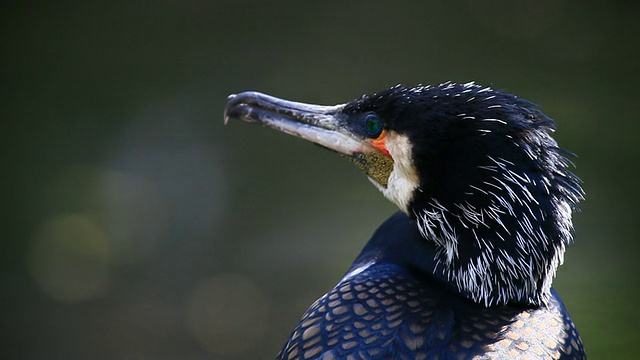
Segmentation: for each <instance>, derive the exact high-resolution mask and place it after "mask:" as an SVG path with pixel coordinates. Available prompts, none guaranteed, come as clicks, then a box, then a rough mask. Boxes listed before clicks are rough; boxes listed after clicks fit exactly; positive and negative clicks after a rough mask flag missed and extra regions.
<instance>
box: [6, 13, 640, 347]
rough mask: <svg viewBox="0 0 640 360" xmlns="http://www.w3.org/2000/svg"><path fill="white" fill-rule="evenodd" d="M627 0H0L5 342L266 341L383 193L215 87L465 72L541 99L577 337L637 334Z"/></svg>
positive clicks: (366, 229) (639, 40)
mask: <svg viewBox="0 0 640 360" xmlns="http://www.w3.org/2000/svg"><path fill="white" fill-rule="evenodd" d="M639 13H640V12H639V11H638V3H630V2H627V3H626V4H622V2H603V3H600V4H597V3H592V2H580V1H528V2H522V3H519V4H518V5H516V4H515V3H514V2H507V1H502V2H482V3H481V2H474V1H460V2H444V1H433V2H427V1H417V0H416V1H405V2H391V1H356V2H349V3H346V2H343V1H316V2H300V1H281V2H277V3H276V2H266V1H264V2H263V1H226V2H219V1H218V2H216V1H211V2H209V1H197V0H186V1H156V2H146V1H145V2H141V1H128V2H111V3H109V4H108V5H105V4H102V3H94V2H79V3H76V4H71V3H68V2H67V3H66V4H65V5H62V4H61V3H50V4H43V3H41V2H14V3H12V4H9V3H7V2H3V4H2V5H0V29H1V30H0V38H1V41H0V44H1V45H0V46H1V51H2V52H1V56H0V74H1V75H0V76H1V77H0V81H1V82H0V84H1V88H0V89H1V93H0V115H1V116H2V120H3V127H2V131H0V133H1V134H2V135H1V136H2V139H1V144H2V148H3V151H2V152H1V156H2V168H3V170H2V172H1V175H0V176H1V181H0V186H1V187H2V192H1V193H0V195H1V199H2V201H1V205H2V208H1V210H2V219H3V220H2V221H0V230H1V232H0V234H1V236H2V241H1V242H0V244H1V246H2V247H1V248H0V250H1V253H0V256H1V259H0V260H1V261H0V264H1V265H0V266H1V269H2V271H1V275H0V276H1V277H0V279H1V281H2V283H1V286H2V292H1V298H2V309H1V311H2V326H1V327H0V328H1V329H2V332H3V334H2V336H1V339H2V340H0V341H1V342H3V343H4V344H2V345H1V346H0V349H2V350H0V351H2V352H6V356H2V357H3V358H5V359H270V358H273V357H274V356H275V354H276V353H277V352H278V350H279V348H280V346H281V345H282V343H283V342H284V340H285V339H286V338H287V336H288V335H289V332H290V330H291V329H292V328H293V326H294V324H295V322H296V321H297V319H298V317H299V316H300V314H301V313H302V312H303V311H304V310H305V309H306V307H307V306H308V305H309V304H311V302H313V301H314V300H315V299H316V298H317V297H318V296H320V295H322V294H323V293H324V292H325V291H326V290H328V289H329V288H331V287H332V286H333V284H335V283H336V281H337V280H338V279H339V278H340V277H341V275H342V273H343V271H344V270H345V269H346V268H347V267H348V265H349V264H350V262H351V260H352V259H353V258H354V257H355V256H356V255H357V253H358V251H359V250H360V248H361V247H362V246H363V244H364V243H365V241H366V240H367V239H368V237H369V236H370V234H371V233H372V232H373V230H374V229H375V228H376V226H377V225H378V224H380V223H381V222H382V221H383V220H384V219H385V218H386V217H387V216H388V215H390V214H391V213H392V212H393V211H395V209H394V207H393V206H392V205H391V204H390V203H388V202H387V201H386V200H384V199H383V197H382V196H381V195H380V194H379V193H378V192H377V190H376V189H375V188H374V187H373V186H371V185H370V184H369V183H368V181H367V180H366V178H365V177H364V176H363V175H362V174H360V172H359V171H358V170H357V169H356V168H355V167H353V166H352V165H351V164H349V163H347V162H346V161H343V160H341V159H340V158H339V157H337V156H335V155H334V154H331V153H329V152H326V151H324V150H322V149H320V148H318V147H315V146H311V145H310V144H308V143H305V142H304V141H301V140H298V139H294V138H292V137H288V136H286V135H283V134H279V133H276V132H275V131H271V130H267V129H264V128H261V127H259V126H251V125H247V124H243V123H240V122H239V121H232V122H231V123H230V124H229V125H227V126H223V122H222V110H223V107H224V104H225V101H226V97H227V95H228V94H230V93H233V92H238V91H242V90H260V91H264V92H267V93H271V94H273V95H277V96H280V97H285V98H289V99H293V100H298V101H306V102H315V103H321V104H334V103H339V102H345V101H348V100H351V99H353V98H355V97H358V96H359V95H361V94H363V93H368V92H373V91H377V90H381V89H383V88H386V87H388V86H391V85H395V84H397V83H403V84H407V85H411V84H418V83H426V84H428V83H440V82H443V81H446V80H453V81H460V82H462V81H464V82H466V81H470V80H475V81H477V82H479V83H481V84H484V85H490V86H492V87H494V88H498V89H506V90H507V91H509V92H511V93H515V94H518V95H519V96H521V97H524V98H527V99H529V100H531V101H533V102H536V103H538V104H542V105H543V110H544V111H545V112H546V113H547V114H548V115H550V116H551V117H553V118H555V119H556V120H557V121H558V123H559V130H558V132H557V136H556V137H557V139H558V141H559V142H560V144H561V145H562V146H564V147H566V148H568V149H570V150H572V151H575V152H576V153H578V154H579V155H580V157H579V159H577V161H576V163H577V169H576V173H577V174H578V175H579V176H580V177H581V178H582V179H583V180H584V187H585V189H586V191H587V201H586V202H584V203H583V205H582V209H583V211H582V212H581V213H578V214H577V215H576V217H575V223H576V226H577V236H576V243H575V245H573V246H572V247H570V248H569V251H568V253H567V256H566V261H565V265H564V266H562V267H561V269H560V270H559V272H558V276H557V280H556V281H555V287H556V289H557V290H558V292H559V293H560V294H561V295H562V297H563V299H564V301H565V303H566V305H567V307H568V308H569V310H570V313H571V315H572V316H573V318H574V320H575V322H576V323H577V325H578V328H579V330H580V331H581V334H582V337H583V340H584V343H585V346H586V348H587V351H588V353H589V354H590V356H591V358H593V359H597V358H606V359H614V358H617V359H624V358H627V356H628V354H630V353H633V352H634V350H636V346H637V343H638V341H640V331H639V330H638V328H639V327H638V324H639V323H640V309H639V308H638V300H639V299H638V295H639V293H640V292H639V290H640V289H639V286H638V285H639V281H638V274H639V270H640V266H639V265H638V261H637V257H638V250H639V249H640V245H639V244H638V238H639V237H638V223H637V222H638V201H639V200H640V199H638V191H637V186H636V184H635V182H636V181H637V178H636V167H637V165H638V161H639V160H640V156H639V151H638V150H639V146H638V140H637V133H638V130H640V122H639V121H638V113H639V112H640V111H639V110H640V109H639V106H638V103H639V102H638V97H639V96H640V90H638V83H639V82H640V75H639V70H640V69H639V67H640V59H639V54H640V36H639V33H638V30H639V26H638V19H637V15H638V14H639Z"/></svg>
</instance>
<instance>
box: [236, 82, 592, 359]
mask: <svg viewBox="0 0 640 360" xmlns="http://www.w3.org/2000/svg"><path fill="white" fill-rule="evenodd" d="M230 118H237V119H240V120H243V121H246V122H252V123H258V124H261V125H264V126H267V127H271V128H274V129H276V130H278V131H281V132H284V133H287V134H290V135H293V136H296V137H298V138H301V139H305V140H307V141H310V142H312V143H315V144H317V145H320V146H321V147H324V148H326V149H329V150H331V151H334V152H337V153H339V154H340V155H342V156H343V157H346V158H347V159H349V160H350V161H352V162H353V163H354V164H355V165H356V166H357V167H358V168H360V169H361V170H362V171H363V172H364V173H365V175H366V176H367V177H368V179H369V180H370V182H371V183H373V185H374V186H375V187H376V188H378V189H379V190H380V191H381V192H382V194H383V195H384V196H385V197H386V198H387V199H389V200H390V201H391V202H392V203H394V204H395V205H397V207H398V208H399V209H398V211H397V212H396V213H394V214H393V215H391V217H390V218H388V220H386V221H385V222H384V223H383V224H382V225H380V226H379V228H378V229H377V230H375V232H374V233H373V236H372V237H371V239H370V240H369V241H368V242H367V243H366V245H365V246H364V248H363V250H362V251H361V253H360V254H359V255H358V256H357V257H356V259H355V261H354V262H353V264H352V265H351V266H350V267H349V268H348V270H347V271H346V273H345V275H344V276H343V277H342V278H341V279H340V280H339V281H338V283H337V284H336V285H335V287H333V288H332V289H331V290H329V291H328V292H327V293H326V294H325V295H323V296H322V297H320V298H319V299H318V300H317V301H315V302H314V303H313V304H312V305H311V306H310V307H309V308H308V310H306V312H305V313H304V315H303V316H302V318H301V319H300V321H299V322H298V324H297V325H296V326H295V328H294V330H293V331H292V333H291V335H290V337H289V338H288V339H287V340H286V342H285V344H284V346H283V347H282V349H281V351H280V352H279V354H278V355H277V357H276V358H277V359H279V360H293V359H305V360H306V359H324V360H333V359H349V360H356V359H512V358H513V359H585V358H586V355H585V350H584V346H583V342H582V340H581V338H580V335H579V333H578V331H577V328H576V325H575V323H574V322H573V320H572V319H571V317H570V316H569V314H568V312H567V310H566V308H565V306H564V304H563V303H562V300H561V299H560V297H559V295H558V294H557V293H556V292H555V290H554V289H553V288H552V281H553V278H554V277H555V274H556V270H557V268H558V266H560V265H561V264H562V263H563V259H564V253H565V249H566V247H567V245H569V244H570V243H572V242H573V237H574V226H573V222H572V215H573V213H574V212H576V211H578V210H579V208H578V205H579V202H580V201H582V200H584V195H585V194H584V191H583V189H582V186H581V183H582V182H581V180H580V179H579V178H578V177H577V176H576V175H575V174H573V172H572V171H571V169H572V168H573V167H574V164H573V162H572V160H571V159H572V158H574V157H575V155H574V154H573V153H571V152H569V151H568V150H565V149H563V148H560V147H559V146H558V144H557V142H556V141H555V140H554V138H553V137H552V135H553V133H554V132H555V130H556V122H555V121H554V120H553V119H552V118H550V117H548V116H547V115H545V114H544V113H543V112H542V111H541V110H540V107H539V106H538V105H536V104H534V103H532V102H530V101H528V100H525V99H523V98H520V97H518V96H516V95H512V94H509V93H507V92H505V91H502V90H494V89H493V88H491V87H486V86H482V85H479V84H477V83H475V82H467V83H456V82H450V81H449V82H444V83H441V84H437V85H416V86H404V85H396V86H393V87H390V88H388V89H386V90H382V91H379V92H375V93H372V94H366V95H362V96H361V97H359V98H356V99H355V100H353V101H350V102H347V103H342V104H338V105H331V106H327V105H314V104H307V103H302V102H295V101H289V100H284V99H281V98H278V97H274V96H271V95H267V94H264V93H260V92H255V91H246V92H242V93H238V94H234V95H230V96H229V98H228V101H227V104H226V106H225V111H224V122H225V124H226V123H227V122H228V120H229V119H230Z"/></svg>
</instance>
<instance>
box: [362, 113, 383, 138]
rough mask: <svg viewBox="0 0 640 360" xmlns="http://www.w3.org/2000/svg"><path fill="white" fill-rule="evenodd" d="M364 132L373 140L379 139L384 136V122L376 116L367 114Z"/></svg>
mask: <svg viewBox="0 0 640 360" xmlns="http://www.w3.org/2000/svg"><path fill="white" fill-rule="evenodd" d="M364 130H365V131H366V133H367V135H368V136H369V137H371V138H377V137H378V136H380V134H382V130H383V126H382V120H380V118H379V117H378V116H377V115H375V114H367V115H366V116H365V117H364Z"/></svg>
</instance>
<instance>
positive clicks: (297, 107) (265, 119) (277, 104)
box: [224, 91, 393, 189]
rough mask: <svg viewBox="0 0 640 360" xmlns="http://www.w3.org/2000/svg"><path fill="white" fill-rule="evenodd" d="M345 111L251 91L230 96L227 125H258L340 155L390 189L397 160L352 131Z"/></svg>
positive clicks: (337, 107) (226, 108) (377, 182)
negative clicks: (237, 121)
mask: <svg viewBox="0 0 640 360" xmlns="http://www.w3.org/2000/svg"><path fill="white" fill-rule="evenodd" d="M344 107H345V104H340V105H333V106H322V105H313V104H305V103H300V102H294V101H288V100H283V99H279V98H277V97H273V96H270V95H266V94H262V93H259V92H254V91H247V92H243V93H240V94H235V95H231V96H229V99H228V101H227V105H226V106H225V109H224V122H225V124H226V123H227V122H228V121H229V118H237V119H240V120H244V121H247V122H257V123H260V124H262V125H266V126H269V127H272V128H274V129H276V130H279V131H282V132H284V133H287V134H290V135H293V136H296V137H299V138H302V139H305V140H308V141H311V142H312V143H315V144H318V145H320V146H323V147H325V148H327V149H330V150H333V151H336V152H338V153H340V154H342V155H345V156H346V157H347V158H349V159H350V160H351V161H353V162H354V163H355V165H356V166H357V167H358V168H360V170H362V171H363V172H364V173H365V174H367V176H369V178H370V179H371V180H372V181H373V182H374V184H375V185H377V186H379V187H381V188H382V189H384V188H386V187H387V183H388V180H389V175H390V174H391V171H392V170H393V159H392V158H391V156H389V154H388V153H387V154H385V153H383V152H381V151H380V150H379V149H377V148H376V147H374V146H373V145H372V143H371V142H369V141H367V140H365V139H362V138H360V137H359V136H357V135H356V134H354V133H353V132H351V131H350V130H349V128H348V126H347V121H346V120H347V115H345V114H343V113H342V112H341V111H342V109H343V108H344Z"/></svg>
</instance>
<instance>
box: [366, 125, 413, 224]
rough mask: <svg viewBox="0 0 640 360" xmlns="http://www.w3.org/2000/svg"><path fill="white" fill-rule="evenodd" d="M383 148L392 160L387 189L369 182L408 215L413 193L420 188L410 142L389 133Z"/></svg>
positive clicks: (407, 139)
mask: <svg viewBox="0 0 640 360" xmlns="http://www.w3.org/2000/svg"><path fill="white" fill-rule="evenodd" d="M385 146H386V148H387V150H388V151H389V154H390V155H391V157H392V158H393V171H392V172H391V174H390V175H389V181H388V183H387V187H386V188H385V187H383V186H381V185H380V184H378V183H377V182H376V181H374V180H372V179H371V182H373V184H374V185H376V187H378V189H380V191H381V192H382V194H384V196H385V197H386V198H387V199H389V200H390V201H391V202H393V203H394V204H396V205H397V206H398V207H399V208H400V210H402V211H404V212H405V213H407V214H408V213H409V212H408V211H409V209H408V207H409V202H410V201H411V199H412V198H413V192H414V191H415V190H416V189H417V188H418V187H419V186H420V180H419V178H418V172H417V171H416V168H415V167H414V166H413V160H412V154H411V142H410V141H409V138H408V137H406V136H404V135H399V134H397V133H395V132H389V133H388V134H387V137H386V141H385Z"/></svg>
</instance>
